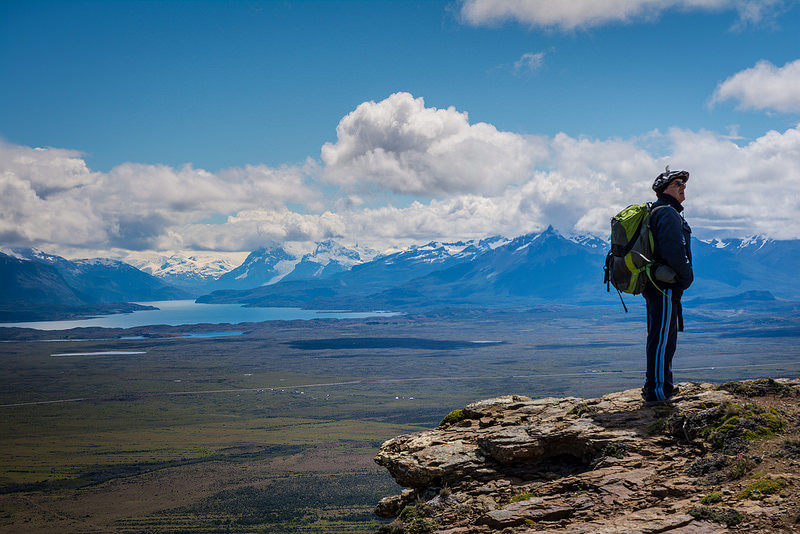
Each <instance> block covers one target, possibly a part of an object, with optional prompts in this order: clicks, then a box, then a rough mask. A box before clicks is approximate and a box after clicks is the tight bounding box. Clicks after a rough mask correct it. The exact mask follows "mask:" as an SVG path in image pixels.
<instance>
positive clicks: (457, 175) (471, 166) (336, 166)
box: [322, 93, 542, 197]
mask: <svg viewBox="0 0 800 534" xmlns="http://www.w3.org/2000/svg"><path fill="white" fill-rule="evenodd" d="M336 134H337V141H336V143H326V144H325V145H324V146H323V147H322V161H323V162H324V163H325V169H324V172H323V177H324V179H325V180H327V181H328V182H329V183H333V184H337V185H341V186H345V187H349V188H354V189H359V188H360V189H364V190H369V189H370V188H373V189H374V188H377V189H383V190H388V191H391V192H393V193H402V194H413V195H422V196H430V197H437V196H444V195H448V194H456V193H496V192H498V191H501V190H502V189H503V188H504V187H506V186H507V185H509V184H512V183H521V182H522V181H524V180H526V179H527V178H528V176H529V174H530V172H531V170H532V168H533V165H534V163H535V161H536V158H537V157H539V156H540V155H542V151H541V148H540V147H538V146H537V143H536V142H534V141H533V140H531V139H526V138H524V137H523V136H520V135H517V134H514V133H510V132H501V131H499V130H497V129H496V128H495V127H494V126H492V125H490V124H486V123H476V124H470V123H469V120H468V117H467V114H466V113H462V112H459V111H456V110H455V109H454V108H453V107H449V108H447V109H437V108H428V107H425V102H424V100H423V99H422V98H414V97H413V96H412V95H410V94H409V93H395V94H393V95H391V96H389V97H388V98H386V99H385V100H383V101H381V102H377V103H376V102H364V103H363V104H360V105H359V106H358V107H357V108H356V109H355V110H354V111H353V112H352V113H350V114H348V115H347V116H346V117H344V118H343V119H342V120H341V121H340V122H339V125H338V126H337V128H336Z"/></svg>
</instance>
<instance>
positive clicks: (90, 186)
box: [0, 76, 800, 256]
mask: <svg viewBox="0 0 800 534" xmlns="http://www.w3.org/2000/svg"><path fill="white" fill-rule="evenodd" d="M731 79H736V76H734V77H732V78H731ZM653 146H660V147H663V148H661V149H659V150H660V152H656V151H655V150H654V149H652V148H650V147H653ZM321 160H322V165H320V164H319V163H317V162H314V161H313V160H309V161H308V162H306V163H305V164H303V165H296V166H288V165H287V166H283V167H280V168H271V167H268V166H265V165H258V166H246V167H241V168H232V169H226V170H223V171H219V172H217V173H211V172H208V171H205V170H203V169H196V168H194V167H193V166H191V165H185V166H183V167H181V168H173V167H169V166H165V165H143V164H136V163H124V164H121V165H119V166H117V167H115V168H113V169H111V170H110V171H109V172H108V173H101V172H94V171H92V170H91V169H89V168H88V167H87V165H86V163H85V161H84V160H83V157H82V155H81V154H80V153H79V152H76V151H73V150H66V149H59V148H30V147H24V146H17V145H13V144H9V143H0V198H2V203H3V209H2V211H0V244H2V245H5V246H15V245H34V246H39V247H40V248H43V249H45V250H48V251H53V252H58V251H59V250H64V249H65V248H70V249H72V250H75V249H81V248H82V249H87V250H88V249H92V250H95V251H104V250H105V251H108V250H112V249H115V250H125V251H130V250H139V251H141V250H216V251H249V250H254V249H256V248H258V247H260V246H263V245H264V244H265V243H269V242H273V241H278V242H284V243H295V244H299V243H309V242H314V241H320V240H323V239H327V238H336V239H340V240H342V241H344V242H349V243H356V242H358V243H359V244H362V245H365V246H370V247H373V248H378V249H385V248H388V247H392V246H404V245H408V244H411V243H419V242H424V241H429V240H434V239H437V240H457V239H471V238H481V237H486V236H489V235H497V234H501V235H506V236H509V237H513V236H517V235H522V234H524V233H527V232H531V231H537V230H541V229H543V228H545V227H546V226H547V225H550V224H552V225H554V226H555V227H556V228H557V229H558V230H560V231H561V232H563V233H594V234H597V235H600V236H605V235H606V234H607V232H608V220H609V218H610V216H611V215H613V213H615V212H616V211H617V210H619V209H621V208H622V207H624V206H626V205H628V204H632V203H638V202H643V201H645V200H649V199H652V198H653V193H652V191H651V190H650V185H651V183H652V181H653V179H654V178H655V176H656V175H657V174H659V172H661V170H662V169H663V168H664V166H665V165H667V164H670V165H671V166H672V168H673V169H688V170H689V171H690V172H691V173H692V180H691V182H690V184H689V188H688V190H687V202H686V213H687V217H688V219H689V221H690V223H691V224H692V226H693V228H694V230H695V234H696V235H698V236H699V237H745V236H749V235H753V234H762V235H768V236H771V237H774V238H778V239H790V238H800V221H798V219H797V217H796V214H797V213H798V211H800V127H798V126H796V127H793V128H789V129H787V130H785V131H783V132H779V131H769V132H766V133H765V134H764V135H762V136H760V137H758V138H756V139H752V140H750V141H748V142H744V143H740V144H736V143H734V142H732V141H731V140H730V139H729V138H728V137H726V136H724V135H721V134H717V133H714V132H708V131H691V130H685V129H678V128H675V129H672V130H669V131H667V132H658V131H655V132H650V133H648V134H646V135H644V136H642V137H640V138H631V139H593V138H589V137H573V136H569V135H567V134H564V133H560V134H557V135H555V136H552V137H545V136H523V135H519V134H515V133H512V132H503V131H499V130H497V129H496V128H495V127H494V126H492V125H489V124H485V123H477V124H471V123H470V122H469V120H468V116H467V114H466V113H464V112H460V111H457V110H455V109H454V108H447V109H437V108H433V107H426V106H425V103H424V100H423V99H422V98H414V97H413V96H412V95H410V94H408V93H397V94H394V95H391V96H389V97H388V98H386V99H385V100H382V101H380V102H365V103H363V104H361V105H359V106H358V107H357V108H356V109H355V110H354V111H353V112H352V113H350V114H348V115H347V116H345V117H344V118H342V120H341V121H340V123H339V126H338V128H337V139H336V141H335V142H332V143H327V144H325V145H324V146H323V147H322V149H321ZM396 194H402V196H394V195H396ZM353 198H361V199H362V201H363V200H367V201H370V200H371V201H372V202H369V203H367V202H363V203H359V202H351V201H349V199H353ZM386 198H389V199H390V202H385V199H386ZM409 198H411V200H409ZM376 199H381V201H380V202H378V200H376ZM392 199H395V200H396V202H395V201H391V200H392ZM345 200H348V201H345ZM74 255H75V254H73V256H74Z"/></svg>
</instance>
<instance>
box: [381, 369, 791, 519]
mask: <svg viewBox="0 0 800 534" xmlns="http://www.w3.org/2000/svg"><path fill="white" fill-rule="evenodd" d="M679 387H680V390H679V392H678V394H677V396H676V397H675V399H674V405H673V406H671V407H654V408H651V407H644V406H643V404H642V399H641V396H640V392H639V390H628V391H622V392H618V393H611V394H609V395H605V396H603V397H600V398H597V399H581V398H573V397H569V398H545V399H535V400H534V399H531V398H528V397H523V396H505V397H498V398H494V399H489V400H483V401H480V402H475V403H473V404H470V405H468V406H466V407H465V408H464V409H462V410H456V411H454V412H452V413H451V414H449V415H448V416H447V417H445V419H444V420H443V421H442V423H441V425H440V426H439V427H438V428H436V429H434V430H430V431H426V432H421V433H416V434H409V435H402V436H398V437H396V438H394V439H391V440H389V441H387V442H386V443H384V444H383V446H382V447H381V449H380V451H379V452H378V455H377V456H376V458H375V461H376V462H377V463H378V464H379V465H381V466H384V467H385V468H386V469H388V470H389V472H390V473H391V475H392V476H393V477H394V478H395V480H396V481H397V482H398V484H400V485H401V486H403V487H404V488H407V489H405V490H404V491H403V492H402V493H401V494H400V495H395V496H391V497H386V498H384V499H382V500H381V501H380V503H379V504H378V506H377V508H376V513H377V514H378V515H379V516H381V517H387V518H396V519H395V520H394V521H393V522H392V523H390V524H387V525H386V526H384V527H382V528H381V529H380V531H379V532H382V533H387V534H391V533H409V534H415V533H425V532H431V533H440V534H444V533H448V534H473V533H486V532H503V533H508V534H511V533H514V534H516V533H527V532H564V533H575V534H577V533H623V532H624V533H637V532H638V533H656V532H669V533H705V532H709V533H711V532H739V531H747V532H800V408H799V406H798V403H800V380H798V379H794V380H789V379H775V380H773V379H764V380H753V381H745V382H729V383H726V384H722V385H713V384H705V383H683V384H680V386H679Z"/></svg>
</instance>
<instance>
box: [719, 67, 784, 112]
mask: <svg viewBox="0 0 800 534" xmlns="http://www.w3.org/2000/svg"><path fill="white" fill-rule="evenodd" d="M726 100H735V101H738V103H739V106H738V107H739V108H741V109H760V110H774V111H779V112H785V113H792V112H793V113H797V112H800V59H796V60H794V61H792V62H789V63H786V64H785V65H784V66H783V67H777V66H775V65H773V64H772V63H770V62H769V61H765V60H762V61H759V62H758V63H756V65H755V66H754V67H751V68H749V69H745V70H743V71H740V72H737V73H736V74H734V75H733V76H731V77H730V78H728V79H727V80H725V81H724V82H722V83H720V84H719V85H718V86H717V89H716V90H715V91H714V95H713V97H712V99H711V103H712V104H715V103H717V102H723V101H726Z"/></svg>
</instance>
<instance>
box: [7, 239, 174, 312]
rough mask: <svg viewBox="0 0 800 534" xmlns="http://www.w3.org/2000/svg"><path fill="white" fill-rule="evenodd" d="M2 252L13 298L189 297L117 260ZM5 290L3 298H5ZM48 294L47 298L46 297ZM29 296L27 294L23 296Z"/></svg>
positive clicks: (86, 300)
mask: <svg viewBox="0 0 800 534" xmlns="http://www.w3.org/2000/svg"><path fill="white" fill-rule="evenodd" d="M11 252H12V253H13V256H10V255H8V254H2V256H3V260H4V263H3V265H4V269H5V270H4V271H3V273H0V278H2V281H3V284H2V285H3V287H9V288H13V293H14V294H15V295H16V296H15V299H21V300H20V301H21V302H27V301H28V299H29V298H33V296H34V295H39V294H40V295H41V298H39V297H37V299H38V300H39V301H41V302H52V303H59V304H65V305H80V304H94V303H109V302H134V301H153V300H170V299H178V298H188V297H189V294H187V293H186V292H185V291H182V290H180V289H178V288H175V287H173V286H170V285H168V284H166V283H164V282H163V281H161V280H159V279H158V278H155V277H154V276H151V275H149V274H147V273H145V272H143V271H140V270H139V269H137V268H135V267H133V266H132V265H129V264H127V263H124V262H122V261H119V260H113V259H107V258H92V259H78V260H67V259H65V258H62V257H61V256H55V255H52V254H47V253H44V252H42V251H40V250H37V249H13V251H11ZM10 293H12V291H7V292H6V294H5V295H4V300H6V301H8V299H9V297H8V295H9V294H10ZM48 293H50V298H49V299H48ZM26 295H30V296H26Z"/></svg>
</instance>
